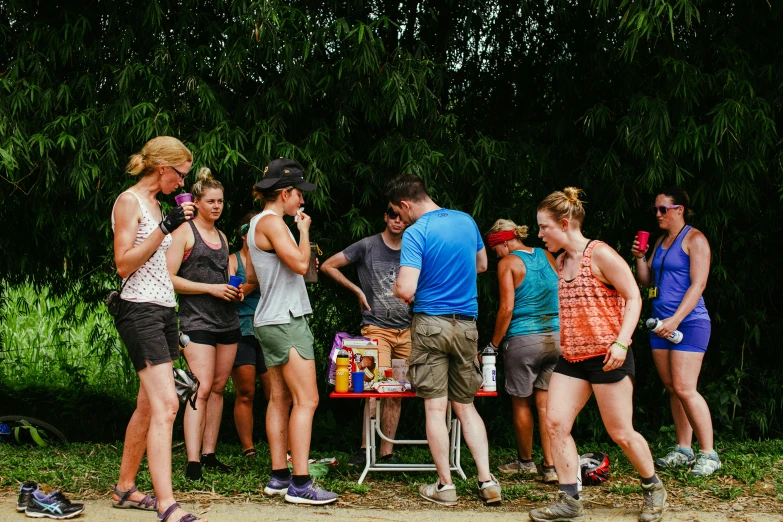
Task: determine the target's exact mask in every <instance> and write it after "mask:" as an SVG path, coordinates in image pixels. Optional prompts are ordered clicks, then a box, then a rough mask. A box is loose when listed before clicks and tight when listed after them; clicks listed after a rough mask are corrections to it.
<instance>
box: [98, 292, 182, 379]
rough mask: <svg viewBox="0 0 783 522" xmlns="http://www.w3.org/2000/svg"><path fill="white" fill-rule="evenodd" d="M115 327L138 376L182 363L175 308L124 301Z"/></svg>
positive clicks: (115, 319) (115, 321)
mask: <svg viewBox="0 0 783 522" xmlns="http://www.w3.org/2000/svg"><path fill="white" fill-rule="evenodd" d="M114 326H115V327H116V328H117V333H119V334H120V339H122V342H123V343H124V344H125V348H126V349H127V350H128V355H129V356H130V359H131V362H133V367H134V368H135V369H136V372H137V373H138V372H140V371H141V370H143V369H144V368H146V367H147V362H149V363H150V364H151V365H153V366H154V365H156V364H163V363H167V362H172V361H176V360H177V359H179V339H178V337H179V331H178V327H177V313H176V312H175V311H174V307H171V308H169V307H166V306H160V305H156V304H153V303H133V302H131V301H124V300H120V312H119V313H118V314H117V317H115V318H114Z"/></svg>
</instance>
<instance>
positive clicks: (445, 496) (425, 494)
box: [419, 479, 457, 507]
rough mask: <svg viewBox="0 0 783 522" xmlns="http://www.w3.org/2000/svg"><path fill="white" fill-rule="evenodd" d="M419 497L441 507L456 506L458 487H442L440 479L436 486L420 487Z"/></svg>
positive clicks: (425, 485)
mask: <svg viewBox="0 0 783 522" xmlns="http://www.w3.org/2000/svg"><path fill="white" fill-rule="evenodd" d="M419 495H421V497H422V498H424V499H426V500H429V501H430V502H435V503H436V504H440V505H441V506H449V507H452V506H456V505H457V487H456V486H455V485H454V484H449V485H447V486H442V485H441V483H440V479H438V480H437V481H436V482H435V483H434V484H424V485H422V486H419Z"/></svg>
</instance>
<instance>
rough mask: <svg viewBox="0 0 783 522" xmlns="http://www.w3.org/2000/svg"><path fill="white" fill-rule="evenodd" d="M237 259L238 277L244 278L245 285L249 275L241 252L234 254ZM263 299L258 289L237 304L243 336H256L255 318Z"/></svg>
mask: <svg viewBox="0 0 783 522" xmlns="http://www.w3.org/2000/svg"><path fill="white" fill-rule="evenodd" d="M234 255H235V256H236V257H237V277H241V278H242V282H243V283H247V273H246V272H245V265H243V264H242V257H241V256H240V255H239V252H234ZM260 299H261V290H259V287H256V289H255V290H253V291H252V292H250V295H246V296H245V299H244V300H243V301H240V302H238V303H237V311H238V312H239V329H240V330H242V335H253V336H254V335H255V332H254V331H253V316H255V314H256V307H257V306H258V301H259V300H260Z"/></svg>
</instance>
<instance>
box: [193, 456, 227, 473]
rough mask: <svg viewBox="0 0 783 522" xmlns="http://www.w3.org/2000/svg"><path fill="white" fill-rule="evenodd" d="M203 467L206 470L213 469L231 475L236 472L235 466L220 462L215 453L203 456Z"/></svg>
mask: <svg viewBox="0 0 783 522" xmlns="http://www.w3.org/2000/svg"><path fill="white" fill-rule="evenodd" d="M201 465H202V466H204V467H205V468H212V469H216V470H218V471H222V472H223V473H231V472H232V471H234V467H233V466H229V465H228V464H223V463H222V462H220V461H219V460H218V459H217V456H216V455H215V454H214V453H204V454H202V455H201Z"/></svg>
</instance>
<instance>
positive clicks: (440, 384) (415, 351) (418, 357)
mask: <svg viewBox="0 0 783 522" xmlns="http://www.w3.org/2000/svg"><path fill="white" fill-rule="evenodd" d="M411 341H412V342H411V345H412V346H411V356H410V357H409V358H408V365H409V367H408V380H409V381H410V383H411V384H412V385H413V387H414V388H415V389H416V396H417V397H421V398H423V399H439V398H441V397H448V398H449V400H450V401H454V402H458V403H461V404H471V403H472V402H473V398H474V397H475V396H476V392H478V390H479V388H480V387H481V383H482V381H483V379H482V376H481V368H480V367H479V363H478V359H477V358H476V353H477V352H478V330H477V328H476V322H475V321H461V320H457V319H451V318H447V317H438V316H430V315H426V314H420V313H419V314H414V315H413V322H412V323H411Z"/></svg>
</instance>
